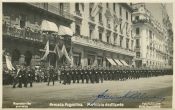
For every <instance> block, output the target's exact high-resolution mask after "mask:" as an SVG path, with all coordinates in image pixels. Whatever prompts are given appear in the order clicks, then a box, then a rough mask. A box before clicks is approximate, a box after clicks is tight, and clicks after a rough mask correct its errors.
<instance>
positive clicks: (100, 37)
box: [99, 32, 102, 41]
mask: <svg viewBox="0 0 175 110" xmlns="http://www.w3.org/2000/svg"><path fill="white" fill-rule="evenodd" d="M99 40H100V41H102V33H101V32H99Z"/></svg>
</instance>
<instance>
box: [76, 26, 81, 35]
mask: <svg viewBox="0 0 175 110" xmlns="http://www.w3.org/2000/svg"><path fill="white" fill-rule="evenodd" d="M75 31H76V34H78V35H80V26H79V25H76V29H75Z"/></svg>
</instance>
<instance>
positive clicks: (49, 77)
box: [47, 66, 55, 86]
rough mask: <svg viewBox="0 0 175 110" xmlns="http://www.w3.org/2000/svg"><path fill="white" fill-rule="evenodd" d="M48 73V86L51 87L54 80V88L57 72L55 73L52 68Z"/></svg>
mask: <svg viewBox="0 0 175 110" xmlns="http://www.w3.org/2000/svg"><path fill="white" fill-rule="evenodd" d="M48 73H49V74H48V84H47V85H48V86H49V83H50V81H51V80H52V81H53V86H54V82H55V71H54V68H53V66H50V68H49V71H48Z"/></svg>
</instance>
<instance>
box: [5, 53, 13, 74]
mask: <svg viewBox="0 0 175 110" xmlns="http://www.w3.org/2000/svg"><path fill="white" fill-rule="evenodd" d="M5 59H6V65H7V69H9V70H11V71H12V70H15V68H14V67H13V65H12V63H11V60H10V58H9V56H7V55H5Z"/></svg>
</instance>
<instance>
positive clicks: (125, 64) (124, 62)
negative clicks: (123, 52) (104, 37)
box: [120, 60, 129, 66]
mask: <svg viewBox="0 0 175 110" xmlns="http://www.w3.org/2000/svg"><path fill="white" fill-rule="evenodd" d="M120 61H121V62H122V63H123V65H124V66H129V65H128V64H127V63H126V61H124V60H120Z"/></svg>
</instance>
